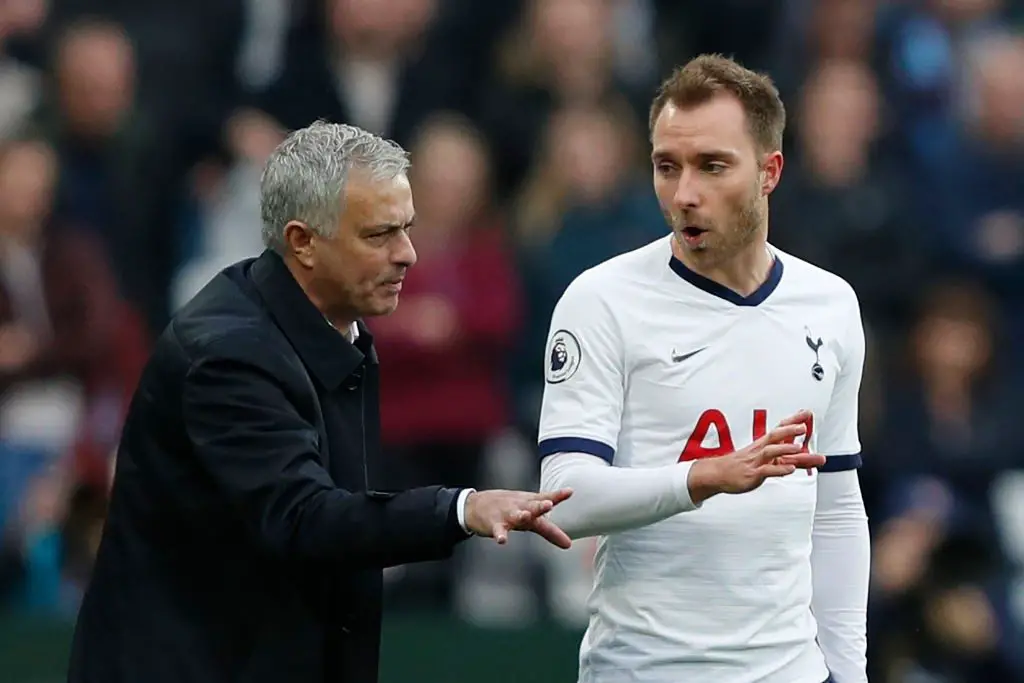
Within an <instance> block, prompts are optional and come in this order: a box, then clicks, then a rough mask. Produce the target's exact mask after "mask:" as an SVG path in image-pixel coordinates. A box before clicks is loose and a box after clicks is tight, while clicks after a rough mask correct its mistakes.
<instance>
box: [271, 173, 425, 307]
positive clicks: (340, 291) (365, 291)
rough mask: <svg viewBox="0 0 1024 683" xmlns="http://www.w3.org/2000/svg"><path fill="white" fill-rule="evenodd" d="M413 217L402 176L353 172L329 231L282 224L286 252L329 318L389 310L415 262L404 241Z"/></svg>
mask: <svg viewBox="0 0 1024 683" xmlns="http://www.w3.org/2000/svg"><path fill="white" fill-rule="evenodd" d="M414 217H415V212H414V209H413V202H412V190H411V189H410V187H409V179H408V178H407V177H406V176H405V175H400V176H398V177H396V178H393V179H391V180H373V179H370V178H368V177H366V176H365V175H364V174H362V173H359V172H355V173H353V174H352V175H351V176H350V177H349V179H348V183H347V187H346V191H345V198H344V206H343V209H342V215H341V220H340V221H339V224H338V227H337V230H336V231H335V232H334V234H333V235H331V236H329V237H321V236H319V235H317V234H315V233H314V232H313V231H312V230H310V229H309V228H308V227H307V226H306V225H304V224H303V223H299V222H296V221H293V222H291V223H289V224H288V225H287V226H285V241H286V243H287V245H288V247H289V250H290V251H291V253H292V254H293V256H294V257H295V258H296V260H298V261H299V263H300V264H301V265H302V266H303V267H304V268H305V269H306V271H307V277H306V278H305V279H306V280H307V282H308V291H309V293H310V294H311V295H312V296H313V298H314V299H315V300H316V303H317V304H318V306H319V307H320V309H321V310H322V311H323V312H324V313H325V315H327V316H328V317H329V318H330V319H331V321H332V322H334V323H336V324H337V323H338V322H344V323H349V322H352V321H354V320H355V319H357V318H361V317H369V316H376V315H387V314H388V313H391V312H392V311H394V310H395V308H396V307H397V306H398V294H399V292H400V291H401V289H402V284H401V283H402V279H403V278H404V277H405V273H406V271H407V270H408V269H409V268H410V267H411V266H412V265H413V264H414V263H416V251H415V250H414V249H413V246H412V242H411V241H410V239H409V230H410V228H411V227H412V223H413V219H414Z"/></svg>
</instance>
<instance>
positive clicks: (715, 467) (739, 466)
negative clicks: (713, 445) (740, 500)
mask: <svg viewBox="0 0 1024 683" xmlns="http://www.w3.org/2000/svg"><path fill="white" fill-rule="evenodd" d="M808 418H810V413H809V412H807V411H805V410H802V411H800V412H798V413H796V414H794V415H791V416H790V417H787V418H786V419H785V420H783V421H782V422H780V423H779V425H778V426H777V427H775V429H772V430H771V431H770V432H768V433H767V434H765V435H764V436H762V437H761V438H760V439H758V440H757V441H755V442H753V443H752V444H750V445H749V446H746V447H744V448H741V449H739V450H737V451H735V452H733V453H730V454H728V455H723V456H721V457H717V458H706V459H703V460H698V461H696V462H694V463H693V466H692V467H691V469H690V475H689V480H688V483H689V487H690V497H691V499H692V500H693V501H694V502H695V503H700V502H702V501H704V500H707V499H708V498H710V497H711V496H713V495H716V494H718V493H747V492H749V491H753V490H754V489H756V488H758V487H759V486H761V484H763V483H764V482H765V480H766V479H768V478H770V477H785V476H786V475H789V474H792V473H793V472H795V471H796V470H797V469H806V470H810V469H814V468H815V467H821V466H822V465H824V464H825V457H824V456H822V455H815V454H812V453H804V452H802V451H803V446H801V445H799V444H796V443H793V442H794V441H795V439H796V438H797V437H798V436H801V435H803V434H805V433H806V432H807V426H806V424H805V421H806V420H807V419H808Z"/></svg>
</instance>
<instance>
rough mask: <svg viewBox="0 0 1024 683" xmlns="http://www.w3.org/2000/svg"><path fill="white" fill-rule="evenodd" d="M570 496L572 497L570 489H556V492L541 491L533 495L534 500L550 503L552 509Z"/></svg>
mask: <svg viewBox="0 0 1024 683" xmlns="http://www.w3.org/2000/svg"><path fill="white" fill-rule="evenodd" d="M570 496H572V489H568V488H566V489H558V490H557V491H541V492H540V493H537V494H534V499H535V500H546V501H550V502H551V505H552V507H553V506H555V505H558V504H559V503H561V502H563V501H566V500H568V499H569V497H570Z"/></svg>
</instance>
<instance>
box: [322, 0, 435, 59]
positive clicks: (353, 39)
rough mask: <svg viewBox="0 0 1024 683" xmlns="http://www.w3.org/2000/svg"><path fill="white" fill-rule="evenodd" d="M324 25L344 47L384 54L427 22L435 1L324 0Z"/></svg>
mask: <svg viewBox="0 0 1024 683" xmlns="http://www.w3.org/2000/svg"><path fill="white" fill-rule="evenodd" d="M327 8H328V22H327V23H328V25H329V26H331V28H332V31H333V33H334V35H335V37H336V38H337V39H338V40H340V41H341V42H342V43H344V44H345V45H346V46H347V47H348V48H350V49H351V50H353V51H355V52H359V53H368V54H370V55H372V56H381V57H383V56H387V55H388V54H390V53H392V52H394V51H395V50H398V49H400V48H401V46H403V45H405V44H407V43H409V42H411V41H414V40H416V38H418V37H419V36H420V35H422V34H423V32H424V31H425V30H426V29H427V27H428V26H429V25H430V22H431V21H432V20H433V17H434V13H435V12H436V11H437V0H328V3H327Z"/></svg>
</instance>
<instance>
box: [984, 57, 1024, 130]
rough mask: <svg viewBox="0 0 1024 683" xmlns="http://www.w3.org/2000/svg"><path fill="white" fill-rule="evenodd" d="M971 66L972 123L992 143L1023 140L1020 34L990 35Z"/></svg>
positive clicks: (1023, 82)
mask: <svg viewBox="0 0 1024 683" xmlns="http://www.w3.org/2000/svg"><path fill="white" fill-rule="evenodd" d="M982 50H983V52H982V56H981V57H980V58H979V59H978V60H977V61H976V63H975V68H974V69H973V73H972V77H973V85H974V86H975V94H976V97H975V105H976V106H977V113H976V119H975V122H974V123H975V126H976V127H977V128H979V129H980V132H981V135H982V136H983V137H985V138H986V139H989V140H992V141H994V142H996V143H1009V144H1020V143H1021V142H1024V77H1022V76H1021V74H1024V38H1010V39H994V40H993V41H992V44H991V45H989V46H987V47H983V48H982Z"/></svg>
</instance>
